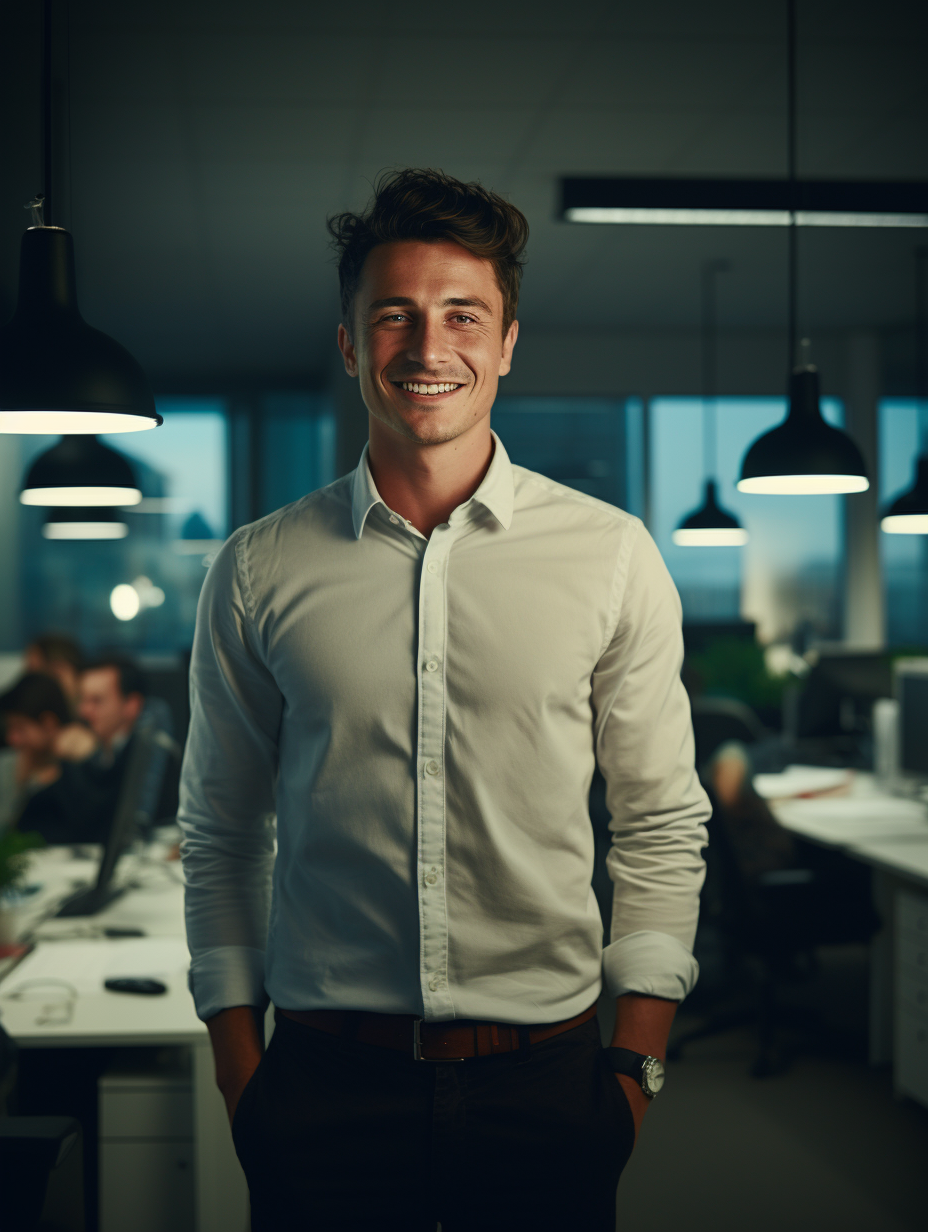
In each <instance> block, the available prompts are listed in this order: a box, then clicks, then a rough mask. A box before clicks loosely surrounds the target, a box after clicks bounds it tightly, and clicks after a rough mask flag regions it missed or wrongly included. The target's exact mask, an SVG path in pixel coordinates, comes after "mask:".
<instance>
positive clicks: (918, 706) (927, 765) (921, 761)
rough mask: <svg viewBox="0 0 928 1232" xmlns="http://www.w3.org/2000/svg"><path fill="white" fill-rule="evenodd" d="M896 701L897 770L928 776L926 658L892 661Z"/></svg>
mask: <svg viewBox="0 0 928 1232" xmlns="http://www.w3.org/2000/svg"><path fill="white" fill-rule="evenodd" d="M896 696H897V698H898V700H899V769H900V770H901V771H902V773H903V774H912V775H918V776H919V777H925V778H928V659H909V660H901V661H900V662H899V663H897V664H896Z"/></svg>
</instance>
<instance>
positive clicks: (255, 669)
mask: <svg viewBox="0 0 928 1232" xmlns="http://www.w3.org/2000/svg"><path fill="white" fill-rule="evenodd" d="M246 547H247V539H246V538H245V533H244V532H239V533H238V534H236V535H234V536H233V537H232V538H231V539H230V540H229V541H228V542H227V543H226V544H225V545H224V547H223V548H222V550H221V551H220V552H219V554H218V556H217V557H216V560H215V561H214V563H213V565H212V566H211V568H210V570H209V573H208V574H207V577H206V581H205V583H204V585H203V590H202V592H201V595H200V602H199V606H198V609H197V624H196V633H195V636H194V644H193V654H192V658H191V664H190V708H191V716H190V732H189V735H188V739H187V746H186V750H185V753H184V764H183V771H182V774H181V785H180V807H179V810H178V821H179V823H180V827H181V830H182V832H183V840H182V843H181V854H182V858H183V867H184V878H185V881H186V887H187V888H186V919H187V939H188V945H189V947H190V958H191V965H190V988H191V991H192V993H193V997H194V1002H195V1005H196V1010H197V1014H198V1015H199V1017H200V1018H202V1019H206V1018H210V1017H212V1015H214V1014H216V1013H218V1012H219V1011H220V1010H222V1009H226V1008H228V1007H230V1006H234V1005H262V1004H264V1003H265V1001H266V995H265V991H264V954H265V947H266V943H267V931H268V916H269V912H270V903H271V880H272V876H273V867H274V858H275V851H276V830H275V817H274V807H275V805H274V800H275V787H276V777H277V740H278V729H279V726H280V717H281V712H282V698H281V694H280V690H279V689H278V687H277V685H276V683H275V681H274V679H273V677H272V675H271V673H270V672H269V670H268V669H267V667H266V665H265V664H264V662H263V661H262V656H261V653H260V646H259V645H258V642H257V639H256V638H255V635H254V631H253V627H252V624H251V618H250V617H251V615H252V614H253V613H250V611H249V607H250V605H251V591H250V586H249V581H248V569H247V557H246V555H245V553H246Z"/></svg>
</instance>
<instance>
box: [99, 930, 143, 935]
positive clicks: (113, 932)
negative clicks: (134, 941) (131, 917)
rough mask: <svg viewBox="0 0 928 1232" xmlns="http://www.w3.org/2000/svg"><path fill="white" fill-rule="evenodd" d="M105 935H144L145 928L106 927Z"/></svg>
mask: <svg viewBox="0 0 928 1232" xmlns="http://www.w3.org/2000/svg"><path fill="white" fill-rule="evenodd" d="M103 936H104V937H144V936H145V929H144V928H104V930H103Z"/></svg>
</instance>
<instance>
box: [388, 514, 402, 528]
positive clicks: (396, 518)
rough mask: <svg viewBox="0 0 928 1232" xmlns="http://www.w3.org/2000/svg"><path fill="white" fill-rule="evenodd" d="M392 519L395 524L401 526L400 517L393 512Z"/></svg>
mask: <svg viewBox="0 0 928 1232" xmlns="http://www.w3.org/2000/svg"><path fill="white" fill-rule="evenodd" d="M390 521H391V522H392V523H393V525H394V526H399V524H400V520H399V518H398V517H396V515H395V514H392V513H391V514H390Z"/></svg>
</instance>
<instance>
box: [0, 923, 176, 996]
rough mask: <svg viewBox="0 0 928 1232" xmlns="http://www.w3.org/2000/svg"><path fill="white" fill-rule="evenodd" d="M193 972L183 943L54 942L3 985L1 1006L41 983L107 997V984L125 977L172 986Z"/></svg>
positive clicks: (139, 939)
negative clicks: (105, 982)
mask: <svg viewBox="0 0 928 1232" xmlns="http://www.w3.org/2000/svg"><path fill="white" fill-rule="evenodd" d="M189 966H190V954H189V952H188V950H187V944H186V942H185V941H184V940H183V938H181V937H131V938H124V939H113V940H111V939H103V940H93V941H52V942H47V943H45V944H40V945H39V946H38V947H37V948H36V949H35V950H34V951H33V952H32V953H31V954H30V955H28V957H26V958H24V959H23V961H22V962H21V963H20V964H19V966H18V967H16V969H15V971H13V972H12V973H11V975H10V976H9V978H8V979H7V980H5V981H4V982H3V984H2V985H0V1001H2V1000H3V998H4V997H9V996H11V995H16V996H19V995H20V994H21V993H25V992H27V991H28V989H32V988H36V989H40V987H41V982H42V981H48V982H49V983H51V984H55V983H60V982H62V981H66V982H67V983H68V984H69V985H71V987H72V988H73V989H74V990H75V992H76V993H78V994H79V995H84V996H86V995H87V994H88V993H102V992H103V991H104V988H103V981H104V980H109V979H114V978H120V977H125V976H143V977H145V978H150V979H157V980H163V981H164V982H165V983H166V984H168V985H169V986H170V984H171V983H172V982H176V981H177V980H178V979H181V980H182V979H184V978H185V977H186V973H187V969H188V968H189ZM27 986H28V988H27ZM114 995H115V994H114Z"/></svg>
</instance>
